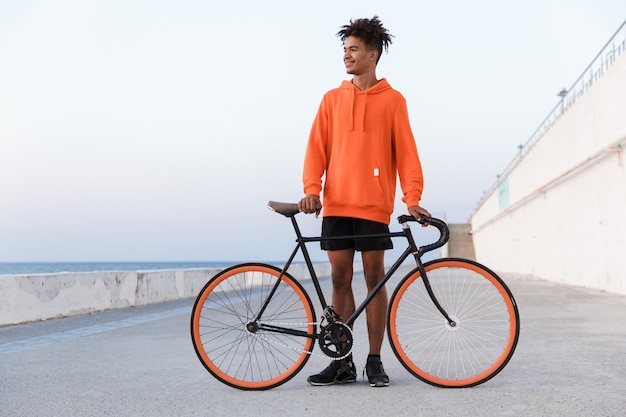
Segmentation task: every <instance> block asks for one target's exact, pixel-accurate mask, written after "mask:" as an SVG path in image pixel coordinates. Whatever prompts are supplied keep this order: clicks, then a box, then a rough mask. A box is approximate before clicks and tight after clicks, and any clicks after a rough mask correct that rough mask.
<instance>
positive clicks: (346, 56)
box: [343, 36, 378, 75]
mask: <svg viewBox="0 0 626 417" xmlns="http://www.w3.org/2000/svg"><path fill="white" fill-rule="evenodd" d="M377 55H378V52H377V51H376V50H373V51H371V50H370V51H368V50H367V47H366V46H365V44H364V43H363V41H362V40H361V39H359V38H356V37H354V36H348V37H347V38H346V43H345V44H344V45H343V63H344V64H345V66H346V72H347V73H348V74H352V75H361V74H364V73H366V72H367V71H371V70H372V69H375V68H376V56H377Z"/></svg>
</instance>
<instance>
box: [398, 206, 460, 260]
mask: <svg viewBox="0 0 626 417" xmlns="http://www.w3.org/2000/svg"><path fill="white" fill-rule="evenodd" d="M398 222H399V223H406V222H418V223H419V224H422V225H432V226H435V227H436V228H437V230H439V239H438V240H437V241H436V242H435V243H431V244H429V245H425V246H421V247H420V248H419V251H420V252H421V253H426V252H430V251H431V250H435V249H437V248H440V247H442V246H443V245H445V244H446V243H447V242H448V239H450V229H448V225H447V224H446V222H444V221H443V220H439V219H437V218H435V217H428V216H422V217H420V218H419V219H416V218H415V217H413V216H409V215H408V214H403V215H402V216H399V217H398Z"/></svg>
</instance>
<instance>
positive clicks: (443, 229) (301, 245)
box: [254, 214, 456, 338]
mask: <svg viewBox="0 0 626 417" xmlns="http://www.w3.org/2000/svg"><path fill="white" fill-rule="evenodd" d="M288 217H289V218H290V219H291V224H292V226H293V228H294V230H295V232H296V237H297V238H296V246H295V248H294V249H293V251H292V253H291V255H290V256H289V258H288V259H287V262H286V263H285V265H284V266H283V268H282V270H281V272H280V275H279V276H278V280H277V282H276V284H275V285H274V287H273V288H272V290H271V291H270V293H269V294H268V297H267V298H266V300H265V303H264V305H263V306H262V307H261V309H260V311H259V313H258V315H257V317H256V319H255V321H254V323H258V322H260V321H261V317H262V316H263V313H264V312H265V309H266V308H267V306H268V304H269V302H270V300H271V299H272V297H273V295H274V293H275V292H276V290H277V289H278V286H279V285H280V283H281V280H282V276H283V275H284V273H285V272H286V271H287V270H288V269H289V266H291V263H292V262H293V260H294V258H295V257H296V255H297V253H298V251H301V252H302V256H303V257H304V261H305V263H306V266H307V269H308V271H309V274H310V275H311V280H312V281H313V285H314V287H315V292H316V293H317V296H318V298H319V300H320V303H321V304H322V307H323V309H324V311H326V309H327V308H328V307H329V306H328V304H327V302H326V298H325V297H324V293H323V291H322V287H321V286H320V283H319V280H318V278H317V274H316V273H315V270H314V268H313V262H312V261H311V257H310V256H309V252H308V249H307V247H306V244H307V243H310V242H325V241H331V240H340V239H376V238H387V237H388V238H396V237H404V238H405V239H406V240H407V241H408V246H407V248H406V249H405V250H404V252H403V253H402V254H401V255H400V256H399V257H398V259H397V260H396V261H395V262H394V264H393V265H392V266H391V267H390V268H389V270H388V271H387V272H386V273H385V275H384V276H383V278H382V280H381V281H380V282H379V283H378V284H377V285H376V286H375V287H374V288H373V289H372V291H370V292H369V294H368V295H367V297H366V298H365V300H363V301H362V302H361V304H360V305H359V306H358V307H357V308H356V310H355V311H354V313H352V315H351V316H350V317H349V318H348V319H347V320H346V321H345V322H344V323H345V324H346V325H348V326H352V324H353V323H354V322H355V321H356V319H357V318H358V317H359V316H360V315H361V313H362V312H363V310H365V308H366V307H367V305H368V304H369V303H370V302H371V301H372V299H373V298H374V297H375V296H376V294H378V292H379V291H380V290H381V289H382V288H383V287H384V286H385V285H386V284H387V281H389V279H391V277H392V276H393V274H394V273H395V272H396V271H397V270H398V268H400V265H402V263H403V262H404V261H405V260H406V259H407V258H408V257H409V256H410V255H413V256H414V258H415V262H416V265H417V268H418V269H419V271H420V275H421V277H422V280H423V281H424V285H425V287H426V291H427V292H428V295H429V297H430V299H431V300H432V302H433V303H434V305H435V307H437V309H438V310H439V312H440V313H441V314H442V315H443V317H445V319H446V320H447V321H448V323H449V324H450V326H452V327H454V326H455V325H456V323H455V322H454V320H452V319H451V318H450V316H449V315H448V313H447V312H446V311H445V310H444V309H443V307H442V306H441V304H440V303H439V301H438V300H437V298H436V297H435V294H434V292H433V290H432V287H431V286H430V282H429V281H428V277H427V276H426V271H425V269H424V264H423V263H422V260H421V256H422V255H423V254H424V253H426V252H428V251H431V250H433V249H436V248H438V247H441V246H443V245H444V244H445V242H446V241H447V240H448V228H447V225H446V224H445V223H444V222H442V221H441V220H437V219H432V218H428V219H424V220H423V221H424V222H425V223H429V224H432V225H434V226H435V227H437V229H439V231H440V233H441V236H440V239H439V240H438V241H437V242H436V243H434V244H430V245H426V246H422V247H419V248H418V247H417V245H416V243H415V240H414V238H413V233H412V232H411V228H410V227H409V225H408V224H407V222H408V221H415V219H414V218H413V217H412V216H400V217H398V221H399V222H400V223H401V224H402V231H401V232H389V233H379V234H369V235H359V236H356V237H355V236H332V237H323V236H319V237H305V236H302V233H301V232H300V227H299V226H298V223H297V222H296V218H295V214H294V215H291V216H288ZM259 327H263V328H264V329H266V330H271V331H274V332H278V333H286V334H291V335H295V336H304V337H311V338H317V337H318V335H317V334H310V333H307V332H304V331H299V330H295V329H287V328H283V327H279V326H273V325H268V324H260V325H259Z"/></svg>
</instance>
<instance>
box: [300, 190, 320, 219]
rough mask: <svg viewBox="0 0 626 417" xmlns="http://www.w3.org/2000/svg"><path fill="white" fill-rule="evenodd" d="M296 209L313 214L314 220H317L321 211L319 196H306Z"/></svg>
mask: <svg viewBox="0 0 626 417" xmlns="http://www.w3.org/2000/svg"><path fill="white" fill-rule="evenodd" d="M298 209H299V210H300V211H301V212H303V213H307V214H311V213H315V218H317V217H318V216H319V215H320V211H321V210H322V202H321V201H320V198H319V196H317V195H315V194H308V195H307V196H305V197H304V198H302V199H301V200H300V201H299V202H298Z"/></svg>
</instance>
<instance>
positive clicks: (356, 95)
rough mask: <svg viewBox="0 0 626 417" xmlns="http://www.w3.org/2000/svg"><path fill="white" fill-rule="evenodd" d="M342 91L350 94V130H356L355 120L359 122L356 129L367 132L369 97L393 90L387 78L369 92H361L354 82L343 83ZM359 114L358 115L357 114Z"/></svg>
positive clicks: (368, 90) (369, 89)
mask: <svg viewBox="0 0 626 417" xmlns="http://www.w3.org/2000/svg"><path fill="white" fill-rule="evenodd" d="M340 88H341V90H344V91H345V92H346V93H347V94H350V96H351V97H350V126H349V129H350V130H355V126H354V124H355V120H356V121H357V126H356V129H359V130H361V131H365V115H366V113H367V98H368V96H369V95H373V94H379V93H382V92H384V91H387V90H389V89H391V85H389V83H388V82H387V80H386V79H385V78H382V79H380V80H379V81H378V82H377V83H376V84H374V85H373V86H372V87H370V88H368V89H367V90H359V89H358V88H357V86H355V85H354V84H353V83H352V81H343V82H342V83H341V87H340ZM357 113H358V114H357Z"/></svg>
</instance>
